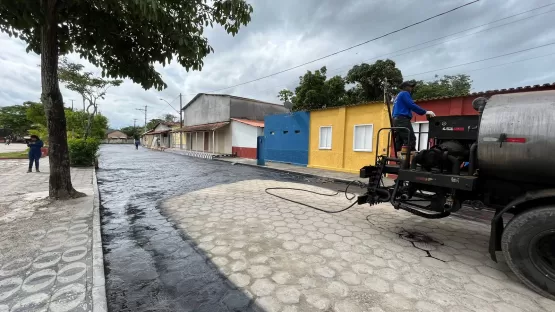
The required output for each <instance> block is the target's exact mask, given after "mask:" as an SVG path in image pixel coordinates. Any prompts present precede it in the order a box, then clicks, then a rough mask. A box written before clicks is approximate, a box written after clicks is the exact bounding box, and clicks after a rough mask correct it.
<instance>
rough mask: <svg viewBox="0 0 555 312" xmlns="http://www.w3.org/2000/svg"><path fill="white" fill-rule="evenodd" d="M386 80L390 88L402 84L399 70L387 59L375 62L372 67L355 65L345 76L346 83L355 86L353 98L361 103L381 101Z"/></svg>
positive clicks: (363, 64) (364, 64)
mask: <svg viewBox="0 0 555 312" xmlns="http://www.w3.org/2000/svg"><path fill="white" fill-rule="evenodd" d="M386 79H387V82H388V84H389V85H391V86H398V85H400V84H401V83H402V82H403V75H402V74H401V70H399V69H398V68H397V67H396V66H395V62H394V61H392V60H389V59H387V60H377V61H376V62H375V63H374V64H372V65H369V64H366V63H362V64H360V65H355V66H353V68H351V70H349V72H348V73H347V76H345V81H346V82H347V83H354V84H355V87H354V90H353V91H352V92H353V96H354V98H355V99H356V100H357V101H361V102H364V101H376V100H380V99H383V96H384V82H385V80H386Z"/></svg>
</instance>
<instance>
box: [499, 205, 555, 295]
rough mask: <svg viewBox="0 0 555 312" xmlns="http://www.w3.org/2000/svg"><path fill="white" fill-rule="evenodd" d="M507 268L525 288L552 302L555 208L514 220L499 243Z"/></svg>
mask: <svg viewBox="0 0 555 312" xmlns="http://www.w3.org/2000/svg"><path fill="white" fill-rule="evenodd" d="M501 247H502V249H503V254H504V256H505V259H506V260H507V264H508V265H509V267H510V268H511V270H513V272H514V273H515V274H516V276H518V278H519V279H520V280H521V281H522V282H523V283H524V284H526V285H527V286H528V287H530V288H531V289H533V290H534V291H536V292H537V293H539V294H540V295H542V296H544V297H547V298H550V299H552V300H555V207H554V206H544V207H539V208H536V209H532V210H528V211H526V212H523V213H521V214H519V215H517V216H515V217H514V218H513V219H512V220H511V221H510V222H509V224H507V226H506V228H505V230H504V231H503V237H502V240H501Z"/></svg>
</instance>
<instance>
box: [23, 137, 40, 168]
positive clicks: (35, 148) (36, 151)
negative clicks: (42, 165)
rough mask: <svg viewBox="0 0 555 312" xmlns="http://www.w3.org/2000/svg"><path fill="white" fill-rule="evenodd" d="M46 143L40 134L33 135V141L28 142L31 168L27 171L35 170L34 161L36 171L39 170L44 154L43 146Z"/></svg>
mask: <svg viewBox="0 0 555 312" xmlns="http://www.w3.org/2000/svg"><path fill="white" fill-rule="evenodd" d="M43 145H44V143H42V141H41V139H39V137H38V136H36V135H34V134H33V135H32V136H31V141H30V142H29V143H27V146H28V147H29V170H28V171H27V172H33V171H32V169H33V163H35V169H36V172H40V171H39V159H40V156H41V155H42V152H41V150H40V149H41V148H42V147H43Z"/></svg>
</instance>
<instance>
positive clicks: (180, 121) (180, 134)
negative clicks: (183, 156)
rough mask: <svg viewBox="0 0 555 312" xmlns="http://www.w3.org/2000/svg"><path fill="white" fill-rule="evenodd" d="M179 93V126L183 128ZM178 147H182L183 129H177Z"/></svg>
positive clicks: (181, 104) (181, 103)
mask: <svg viewBox="0 0 555 312" xmlns="http://www.w3.org/2000/svg"><path fill="white" fill-rule="evenodd" d="M182 98H183V97H182V95H181V93H179V128H183V101H182ZM179 130H180V131H179V149H183V129H179Z"/></svg>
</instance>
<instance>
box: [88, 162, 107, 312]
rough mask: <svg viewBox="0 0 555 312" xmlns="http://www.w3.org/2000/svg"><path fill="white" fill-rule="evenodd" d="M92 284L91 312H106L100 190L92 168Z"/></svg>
mask: <svg viewBox="0 0 555 312" xmlns="http://www.w3.org/2000/svg"><path fill="white" fill-rule="evenodd" d="M93 190H94V195H93V196H94V198H93V229H92V231H93V235H92V236H93V243H92V255H93V259H92V262H93V286H92V312H107V311H108V303H107V299H106V288H105V277H104V254H103V252H102V236H101V234H100V192H99V190H98V182H97V180H96V170H93Z"/></svg>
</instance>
